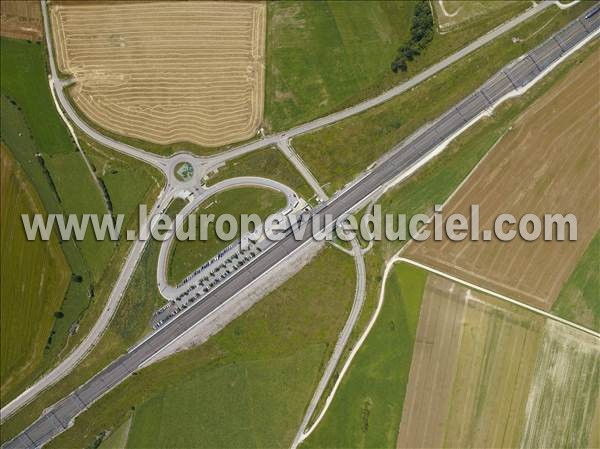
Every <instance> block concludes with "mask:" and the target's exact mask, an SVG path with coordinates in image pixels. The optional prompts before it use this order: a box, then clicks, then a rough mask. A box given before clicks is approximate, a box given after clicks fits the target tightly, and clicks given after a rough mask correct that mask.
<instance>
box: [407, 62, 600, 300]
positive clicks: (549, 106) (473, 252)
mask: <svg viewBox="0 0 600 449" xmlns="http://www.w3.org/2000/svg"><path fill="white" fill-rule="evenodd" d="M598 73H600V52H598V51H596V52H594V53H593V54H592V55H591V56H590V57H588V58H587V59H586V60H585V61H584V62H583V63H581V64H579V65H578V66H576V67H575V68H574V69H573V70H572V71H571V72H570V73H569V74H568V75H567V77H566V78H565V79H563V80H562V81H561V82H560V83H558V84H557V85H556V86H555V87H553V88H552V89H551V90H550V91H549V92H548V93H546V94H545V95H544V96H543V97H542V98H540V99H539V100H538V101H537V102H536V103H534V105H532V107H530V108H529V109H528V110H527V112H526V113H525V114H523V115H522V116H521V117H520V118H519V119H518V120H517V122H516V123H515V124H514V126H513V128H512V129H511V130H510V131H509V132H508V133H507V134H506V135H505V136H504V137H503V138H502V140H501V141H500V142H499V143H498V144H497V145H496V147H495V148H494V149H492V150H491V152H490V153H489V154H488V156H487V157H486V159H485V160H484V161H483V162H482V163H481V165H480V166H479V167H478V168H477V169H476V170H475V171H474V172H473V173H472V174H471V176H470V177H469V178H468V179H467V181H466V182H465V183H464V184H463V186H462V187H461V188H460V189H459V190H458V191H457V192H456V193H455V195H454V196H453V197H452V198H451V199H450V201H449V202H448V204H446V205H445V207H444V210H443V212H444V215H445V216H446V217H448V216H449V215H450V214H452V213H460V214H463V215H465V216H469V208H470V205H471V204H479V205H480V208H481V218H480V221H481V229H482V230H483V229H493V223H494V220H495V218H496V216H497V215H498V214H500V213H509V214H512V215H514V216H515V217H516V218H517V220H518V219H519V218H520V217H521V216H523V215H524V214H526V213H532V214H535V215H537V216H538V217H542V219H543V215H544V214H546V213H561V214H567V213H572V214H575V216H576V217H577V222H578V236H577V238H578V239H577V241H574V242H573V241H571V242H569V241H564V242H558V241H551V242H545V241H543V240H542V239H538V240H536V241H534V242H527V241H525V240H523V239H521V238H519V237H517V238H516V239H514V240H513V241H511V242H502V241H499V240H495V239H493V240H492V241H490V242H484V241H482V240H481V239H480V240H479V241H471V240H469V239H465V240H463V241H462V242H452V241H450V240H449V239H447V238H444V239H443V240H442V241H434V240H433V238H432V239H429V240H427V241H426V242H423V243H418V244H415V243H411V244H410V245H409V247H408V248H407V254H408V256H409V257H411V258H413V259H415V260H419V261H421V262H423V263H426V264H429V265H432V266H435V267H437V268H440V269H442V270H443V271H446V272H448V273H452V274H455V275H457V276H459V277H463V278H466V279H468V280H470V281H473V282H475V283H477V284H480V285H482V286H485V287H487V288H490V289H492V290H495V291H498V292H500V293H504V294H507V295H510V296H513V297H516V298H517V299H520V300H523V301H525V302H528V303H530V304H533V305H536V306H538V307H542V308H544V309H550V307H552V304H553V303H554V301H555V300H556V298H557V296H558V294H559V292H560V290H561V288H562V286H563V284H564V282H565V281H566V280H567V279H568V277H569V275H570V274H571V272H572V271H573V269H574V267H575V265H576V263H577V261H578V260H579V258H580V257H581V255H582V254H583V253H584V251H585V249H586V248H587V246H588V244H589V242H590V241H591V239H592V237H593V236H594V234H595V233H596V231H597V230H598V229H599V228H600V213H599V210H598V204H600V147H599V145H598V142H600V77H599V76H598Z"/></svg>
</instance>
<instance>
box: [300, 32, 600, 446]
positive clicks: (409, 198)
mask: <svg viewBox="0 0 600 449" xmlns="http://www.w3.org/2000/svg"><path fill="white" fill-rule="evenodd" d="M597 46H598V44H596V46H595V47H590V48H588V49H585V50H583V51H582V52H580V53H579V54H578V55H577V56H575V57H572V58H571V59H570V60H569V61H568V62H566V63H564V64H562V65H561V66H560V67H559V68H558V69H556V70H555V71H554V72H553V73H552V74H551V75H549V76H547V77H546V78H545V79H544V81H542V82H541V83H539V84H537V85H536V86H535V87H533V88H532V89H531V90H530V91H529V92H528V93H527V94H525V95H524V96H521V97H519V98H516V99H513V100H511V101H509V102H507V103H505V104H503V105H502V106H500V107H499V108H498V109H497V110H496V113H495V114H494V115H493V116H492V117H490V118H487V119H485V120H483V121H481V122H479V123H478V124H477V125H475V126H474V127H472V128H471V129H469V130H467V131H466V132H465V133H463V134H462V135H461V136H459V137H458V138H457V139H456V140H455V141H454V142H452V143H451V144H450V145H449V147H448V148H447V149H446V150H445V151H444V153H442V154H441V155H440V156H439V157H437V158H436V159H434V160H433V161H431V162H430V163H429V164H428V165H427V166H426V167H425V168H423V169H421V170H420V171H419V172H418V173H416V174H415V175H413V177H412V178H411V179H410V180H408V181H406V182H404V183H402V184H400V185H398V186H397V187H396V188H394V189H392V190H390V191H389V192H388V193H386V194H385V195H384V196H383V197H382V198H381V199H380V200H379V201H378V203H379V204H381V206H382V214H406V215H407V217H408V219H410V217H411V216H413V215H414V214H417V213H426V214H431V213H432V212H433V207H434V205H435V204H443V203H444V202H445V201H446V199H447V198H448V197H449V196H450V195H451V194H452V192H453V191H454V190H456V188H457V187H458V186H459V184H460V183H461V181H462V180H463V179H464V178H465V177H466V176H467V175H468V174H469V173H470V172H471V170H472V169H473V168H474V167H475V166H476V164H477V163H478V162H479V161H480V160H481V158H482V157H483V156H484V155H485V154H486V153H487V152H488V151H489V150H490V149H491V148H492V147H493V145H494V144H495V143H496V142H497V141H498V139H499V138H500V137H501V136H502V135H503V134H504V133H505V132H506V131H507V130H508V128H509V127H510V126H511V124H512V123H513V122H514V121H515V120H516V119H517V118H518V117H519V115H520V114H521V113H522V112H523V111H525V110H526V109H527V107H528V106H530V105H531V104H532V103H533V102H534V101H535V100H536V99H537V98H539V97H540V96H541V95H543V94H544V93H545V92H547V91H548V89H550V88H551V87H552V86H553V85H554V84H555V83H556V82H558V81H559V80H560V79H562V78H563V77H564V76H565V75H566V74H567V73H568V71H569V69H570V68H571V67H573V66H574V65H575V64H578V63H579V62H580V61H582V60H583V59H585V58H586V57H588V56H589V55H590V54H591V53H592V52H593V51H594V48H597ZM404 243H405V242H397V241H396V242H393V241H386V240H382V241H381V242H374V244H373V249H372V250H371V251H370V252H369V253H368V254H367V255H366V257H365V262H366V265H367V298H366V302H365V307H364V309H363V312H362V314H361V316H360V319H359V322H358V324H357V326H356V328H355V329H364V327H365V326H366V324H367V322H368V320H370V318H371V315H372V313H373V310H374V308H375V304H376V302H377V299H378V295H379V291H380V288H381V280H382V271H383V266H384V261H385V260H388V258H389V257H390V256H391V255H393V254H395V253H396V252H397V251H398V250H399V249H400V248H401V247H402V246H403V245H404ZM390 280H391V278H390ZM389 285H390V284H388V286H389ZM385 317H386V315H385V314H384V311H382V312H381V315H380V317H379V321H378V322H377V326H379V325H380V324H381V323H382V322H383V323H385V320H386V318H385ZM358 335H359V332H357V331H354V332H353V336H352V339H353V341H356V339H357V338H358ZM363 349H364V348H363ZM377 350H378V349H374V350H373V352H374V353H375V352H377ZM361 351H362V350H361ZM365 357H367V356H365ZM370 357H371V356H370ZM372 357H373V358H376V357H377V354H373V355H372ZM381 360H385V359H384V358H382V359H381ZM360 364H361V362H360V360H359V359H358V356H357V358H356V359H355V360H354V361H353V366H355V365H360ZM370 367H371V365H368V364H365V366H363V367H356V368H353V369H351V370H350V371H349V372H348V373H347V374H346V375H347V376H348V379H347V380H345V381H344V383H348V384H355V382H356V384H360V383H361V382H362V381H363V380H361V381H360V382H359V381H354V380H353V379H352V378H353V376H355V374H354V373H355V372H356V373H358V374H356V376H361V374H360V373H362V372H364V371H368V369H369V368H370ZM338 369H339V367H338ZM372 369H374V368H372ZM330 388H331V385H329V387H328V390H327V391H329V390H330ZM340 394H341V389H340V390H338V395H340ZM347 397H350V393H348V394H346V395H344V396H343V398H344V399H342V396H340V397H337V396H336V398H334V401H333V403H332V405H331V407H330V409H329V410H328V411H327V415H326V416H328V415H329V414H333V415H335V416H333V417H331V418H329V419H324V420H323V421H322V422H321V424H320V425H319V426H320V427H319V428H317V430H316V431H315V434H314V437H315V438H318V439H312V438H313V436H311V439H309V440H307V443H310V444H311V445H312V446H313V447H346V446H348V443H347V442H348V441H362V440H353V438H355V437H356V433H355V429H354V427H353V426H343V427H339V423H340V422H344V421H343V420H344V419H345V418H347V414H346V413H345V411H344V406H345V405H347V402H346V398H347ZM402 397H403V396H402ZM340 404H341V405H340ZM401 408H402V404H400V411H401ZM380 420H382V423H380V422H379V421H380ZM370 425H373V426H375V428H376V429H378V431H379V430H381V429H382V428H383V427H385V426H388V425H389V426H391V424H390V423H389V421H387V418H384V419H382V418H379V417H378V418H373V419H372V421H371V422H370ZM340 428H342V429H344V432H340V431H339V429H340ZM390 428H391V427H390ZM397 431H398V427H395V428H394V432H396V433H394V435H393V438H392V437H391V436H382V437H381V438H389V440H388V441H389V442H391V444H389V445H383V444H382V443H381V441H379V442H378V443H377V444H379V445H377V444H375V443H372V444H371V446H370V447H395V441H396V440H395V438H396V435H397ZM336 432H338V433H339V435H337V437H336V438H334V437H335V434H336ZM320 435H323V436H320ZM368 441H372V440H368ZM368 441H367V440H365V443H364V444H365V445H366V444H367V443H368ZM361 444H362V443H361Z"/></svg>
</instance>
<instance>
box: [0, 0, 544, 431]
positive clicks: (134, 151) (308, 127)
mask: <svg viewBox="0 0 600 449" xmlns="http://www.w3.org/2000/svg"><path fill="white" fill-rule="evenodd" d="M40 2H41V9H42V15H43V21H44V34H45V37H46V45H47V49H48V61H49V66H50V82H51V85H53V86H54V93H55V96H56V98H57V99H58V101H59V103H60V106H61V107H62V108H63V111H64V113H65V114H66V116H67V117H68V118H69V119H70V120H71V122H72V123H73V124H74V125H75V126H76V127H78V128H79V129H80V130H81V131H82V132H83V133H85V134H86V135H87V136H88V137H90V138H92V139H94V140H96V141H98V142H100V143H102V144H103V145H105V146H107V147H109V148H112V149H114V150H116V151H119V152H121V153H124V154H126V155H128V156H130V157H133V158H135V159H138V160H140V161H143V162H146V163H148V164H150V165H152V166H154V167H156V168H157V169H159V170H160V171H162V172H163V174H164V175H165V178H166V186H165V188H164V191H163V192H162V193H161V196H159V200H158V201H157V204H156V208H157V209H164V208H166V207H167V206H168V201H170V199H171V198H172V197H173V196H174V194H175V192H174V190H175V189H178V188H184V187H185V188H187V187H188V186H187V185H182V183H181V182H179V181H178V180H177V178H176V177H175V176H174V168H175V166H176V165H177V164H178V163H180V162H183V161H188V162H190V163H191V164H192V165H194V169H195V171H196V172H198V173H202V169H203V167H208V168H211V167H214V166H217V165H219V164H221V163H224V162H226V161H228V160H230V159H232V158H235V157H238V156H240V155H243V154H246V153H248V152H251V151H254V150H257V149H260V148H263V147H265V146H268V145H272V144H278V143H279V142H284V143H285V142H287V141H288V139H290V138H292V137H295V136H298V135H300V134H303V133H306V132H310V131H314V130H316V129H319V128H321V127H323V126H327V125H330V124H332V123H335V122H336V121H339V120H343V119H344V118H347V117H350V116H352V115H355V114H358V113H360V112H363V111H365V110H367V109H369V108H371V107H374V106H376V105H378V104H381V103H383V102H385V101H387V100H389V99H391V98H393V97H395V96H397V95H400V94H401V93H403V92H406V91H407V90H409V89H411V88H412V87H414V86H416V85H417V84H419V83H420V82H422V81H424V80H426V79H427V78H429V77H431V76H433V75H435V74H436V73H438V72H440V71H441V70H443V69H444V68H446V67H448V66H450V65H451V64H453V63H454V62H456V61H458V60H459V59H461V58H463V57H465V56H466V55H468V54H470V53H472V52H473V51H475V50H477V49H478V48H480V47H482V46H483V45H485V44H487V43H488V42H490V41H492V40H493V39H495V38H496V37H498V36H500V35H501V34H503V33H505V32H507V31H509V30H510V29H512V28H514V27H516V26H517V25H519V24H520V23H522V22H523V21H525V20H527V19H528V18H530V17H532V16H533V15H535V14H537V13H538V12H540V11H542V10H544V9H545V8H547V7H549V6H551V5H552V4H553V3H552V2H551V1H548V0H544V1H542V2H541V3H539V4H537V5H536V6H535V7H532V8H530V9H528V10H527V11H525V12H524V13H523V14H521V15H519V16H517V17H515V18H514V19H512V20H510V21H508V22H506V23H505V24H503V25H501V26H499V27H497V28H496V29H494V30H492V31H490V32H489V33H487V34H485V35H484V36H482V37H480V38H478V39H477V40H475V41H474V42H473V43H471V44H469V45H468V46H467V47H465V48H463V49H461V50H459V51H458V52H456V53H454V54H453V55H450V56H449V57H447V58H445V59H444V60H442V61H440V62H439V63H437V64H435V65H433V66H431V67H430V68H428V69H427V70H425V71H423V72H421V73H419V74H417V75H415V77H413V78H411V79H410V80H408V81H407V82H405V83H402V84H399V85H398V86H396V87H394V88H392V89H390V90H389V91H387V92H384V93H383V94H381V95H379V96H377V97H375V98H372V99H370V100H367V101H364V102H362V103H359V104H357V105H355V106H353V107H351V108H348V109H345V110H343V111H339V112H337V113H334V114H331V115H328V116H326V117H323V118H320V119H317V120H314V121H311V122H309V123H306V124H304V125H300V126H298V127H295V128H293V129H291V130H289V131H286V132H282V133H278V134H274V135H272V136H267V137H265V138H263V139H260V140H257V141H255V142H251V143H248V144H245V145H242V146H239V147H237V148H234V149H231V150H229V151H226V152H223V153H221V154H218V155H216V156H212V157H208V158H201V157H198V156H194V155H191V154H181V153H179V154H176V155H173V156H171V157H170V158H166V157H162V156H158V155H156V154H152V153H149V152H146V151H144V150H142V149H139V148H135V147H133V146H131V145H127V144H125V143H123V142H119V141H118V140H115V139H112V138H110V137H107V136H104V135H103V134H101V133H100V132H98V131H97V130H95V129H94V128H93V127H91V126H90V125H88V124H87V123H86V122H85V121H84V120H83V119H81V118H80V117H79V116H78V114H77V112H76V111H75V109H74V108H73V106H72V105H71V104H70V102H69V100H68V98H67V96H66V95H65V92H64V89H65V87H66V86H67V85H68V84H69V82H68V81H64V80H62V79H61V78H60V77H59V74H58V70H57V68H56V62H55V60H54V50H53V41H52V33H51V29H50V20H49V17H48V11H47V7H46V2H45V0H40ZM313 179H314V178H313ZM315 182H316V181H312V180H311V184H314V183H315ZM316 184H317V185H318V183H316ZM319 188H320V187H319ZM324 195H325V193H324V192H322V191H321V192H320V196H324ZM165 200H168V201H165ZM143 249H144V245H143V244H137V245H134V246H133V247H132V249H131V250H130V253H129V255H128V257H127V260H126V263H125V265H124V268H123V272H122V273H121V276H119V280H118V282H117V283H116V284H115V286H114V288H113V290H112V292H111V294H110V297H109V300H108V302H107V305H106V307H105V309H104V310H103V312H102V315H101V318H100V319H99V320H98V323H96V325H95V326H94V328H93V329H92V332H91V333H90V336H88V337H86V338H85V339H84V340H83V342H82V343H81V344H80V346H79V347H77V348H75V349H74V350H73V352H72V353H71V354H69V356H68V357H67V358H65V359H64V360H63V361H62V362H61V363H59V364H58V365H57V366H56V367H55V368H53V369H52V370H51V371H49V372H48V373H46V374H45V375H43V376H42V377H41V378H40V379H38V380H37V381H36V382H35V383H34V384H33V385H31V386H30V387H28V388H27V390H25V391H24V392H23V393H22V394H21V395H19V396H18V397H17V398H15V399H14V400H12V401H11V402H10V403H8V404H6V405H5V406H4V407H3V408H2V409H1V410H0V422H2V421H4V420H5V419H7V418H8V417H9V416H10V415H12V414H13V413H15V412H16V411H17V410H18V409H20V408H21V407H23V406H24V405H26V404H28V403H29V402H31V400H33V398H35V396H37V395H38V394H39V393H40V392H42V391H43V390H45V389H46V388H48V387H49V386H50V385H53V384H54V383H55V382H57V381H58V380H60V379H61V378H63V377H64V376H66V375H67V374H68V373H69V372H70V371H71V370H72V369H73V368H74V367H75V366H77V364H78V363H79V362H80V361H81V360H82V359H83V357H85V355H87V353H89V351H90V350H91V348H92V347H93V346H94V345H95V343H96V342H97V341H98V338H99V337H100V336H101V335H102V333H103V330H104V329H105V328H106V326H108V324H109V323H110V320H111V318H112V315H113V314H114V313H115V312H116V309H117V307H118V304H119V301H120V298H121V297H122V295H123V292H124V290H125V288H126V286H127V284H128V281H129V277H130V276H131V274H132V273H133V269H134V268H135V266H136V265H137V262H138V260H139V258H140V257H141V254H142V252H143ZM102 326H104V327H102Z"/></svg>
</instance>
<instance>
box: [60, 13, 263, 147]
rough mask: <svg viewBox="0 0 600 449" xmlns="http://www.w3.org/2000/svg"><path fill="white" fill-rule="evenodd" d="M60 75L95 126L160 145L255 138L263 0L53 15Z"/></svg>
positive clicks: (258, 116)
mask: <svg viewBox="0 0 600 449" xmlns="http://www.w3.org/2000/svg"><path fill="white" fill-rule="evenodd" d="M51 18H52V25H53V37H54V42H55V44H56V45H55V46H56V57H57V63H58V66H59V69H60V70H61V71H62V72H64V73H67V74H70V75H72V76H73V78H74V80H75V82H76V84H75V85H74V86H73V87H72V88H71V89H70V94H71V95H72V97H73V100H74V101H75V103H76V105H77V107H78V108H79V109H80V110H81V111H83V113H84V114H85V115H86V116H87V117H88V118H89V119H90V120H91V121H93V122H94V123H96V124H98V125H100V126H101V127H103V128H105V129H107V130H109V131H112V132H115V133H118V134H122V135H125V136H129V137H134V138H138V139H142V140H146V141H150V142H154V143H158V144H169V143H176V142H190V143H193V144H197V145H201V146H210V147H215V146H221V145H225V144H229V143H232V142H236V141H240V140H244V139H248V138H251V137H253V136H254V135H255V134H256V132H257V129H258V127H259V125H260V123H261V121H262V114H263V97H264V47H265V27H266V5H265V3H264V2H252V3H250V2H196V1H191V2H179V1H157V2H142V3H137V2H136V3H132V2H90V3H85V2H77V3H69V2H65V3H54V4H52V7H51Z"/></svg>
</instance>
